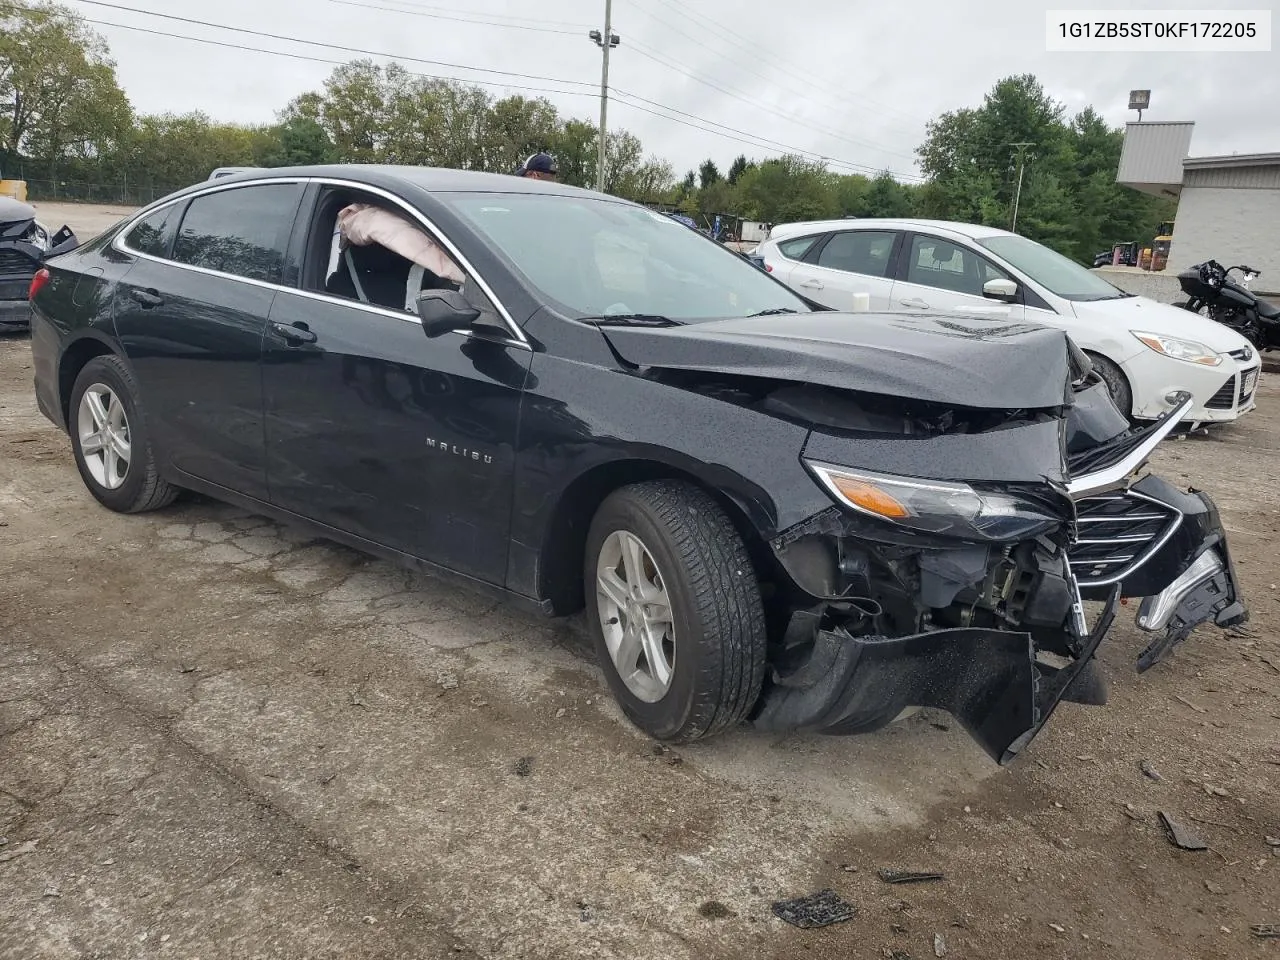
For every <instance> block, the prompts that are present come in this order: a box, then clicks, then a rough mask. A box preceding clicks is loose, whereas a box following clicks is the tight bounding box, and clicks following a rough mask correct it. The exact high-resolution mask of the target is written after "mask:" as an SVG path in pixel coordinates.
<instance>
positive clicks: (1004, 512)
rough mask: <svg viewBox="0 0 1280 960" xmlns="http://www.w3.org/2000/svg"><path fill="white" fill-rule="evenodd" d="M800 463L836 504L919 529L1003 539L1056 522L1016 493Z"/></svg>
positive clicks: (1032, 532)
mask: <svg viewBox="0 0 1280 960" xmlns="http://www.w3.org/2000/svg"><path fill="white" fill-rule="evenodd" d="M805 464H806V465H807V466H808V467H809V469H810V470H812V471H813V473H814V475H815V476H816V477H817V478H818V480H819V481H820V482H821V483H822V485H823V486H824V487H826V488H827V490H828V491H830V493H831V495H832V496H834V497H835V498H836V500H837V501H839V502H840V503H842V504H844V505H845V506H848V507H852V508H853V509H854V510H857V511H858V512H859V513H862V514H866V515H867V516H869V517H875V518H877V519H879V520H885V521H888V522H889V523H893V524H896V525H898V526H901V527H908V528H910V529H912V530H915V531H918V532H920V533H930V534H933V535H935V536H944V537H956V538H959V539H965V540H990V541H1000V542H1005V541H1010V540H1022V539H1025V538H1027V537H1031V536H1035V535H1036V534H1038V533H1043V532H1045V531H1046V530H1050V529H1052V528H1053V527H1055V526H1058V525H1059V524H1061V523H1062V519H1061V518H1059V517H1056V516H1053V515H1051V514H1050V513H1049V512H1048V511H1047V510H1046V508H1045V507H1044V506H1042V505H1040V504H1037V503H1035V502H1034V501H1032V500H1029V499H1026V498H1023V497H1019V496H1017V495H1016V494H1008V493H990V492H987V491H979V490H976V489H974V488H973V487H971V486H969V484H967V483H953V482H950V481H945V480H917V479H913V478H911V477H890V476H885V475H884V474H879V473H869V472H867V471H865V470H851V469H848V468H846V467H838V466H834V465H833V464H829V463H821V462H819V461H816V460H806V461H805Z"/></svg>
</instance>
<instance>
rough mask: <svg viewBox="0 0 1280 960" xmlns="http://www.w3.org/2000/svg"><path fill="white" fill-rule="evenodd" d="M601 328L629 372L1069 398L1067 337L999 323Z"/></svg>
mask: <svg viewBox="0 0 1280 960" xmlns="http://www.w3.org/2000/svg"><path fill="white" fill-rule="evenodd" d="M601 330H602V332H603V333H604V335H605V337H606V338H608V340H609V343H610V344H612V346H613V348H614V350H616V351H617V353H618V355H619V356H621V357H622V359H624V360H625V361H627V362H628V363H631V364H634V365H635V366H637V367H652V368H661V369H668V370H690V371H692V370H696V371H701V372H705V373H714V374H728V375H735V374H736V375H739V376H749V377H765V378H769V379H774V380H791V381H795V382H799V383H812V384H820V385H823V386H829V387H838V388H843V389H846V390H858V391H862V392H866V393H876V394H884V395H887V396H896V397H905V398H911V399H915V400H923V401H926V402H929V403H940V404H948V405H954V406H965V407H975V408H984V409H997V410H1021V409H1044V408H1052V407H1061V406H1064V405H1066V404H1067V403H1068V402H1069V397H1070V395H1071V384H1070V381H1071V379H1072V365H1071V343H1070V340H1069V338H1068V337H1067V335H1066V334H1065V333H1064V332H1063V331H1061V330H1055V329H1053V328H1052V327H1042V326H1037V325H1035V324H1029V323H1014V322H1011V321H1008V320H985V319H978V318H970V317H943V316H922V315H918V314H885V313H833V312H822V313H812V314H796V315H784V316H768V317H750V318H746V319H740V320H714V321H709V322H706V323H692V324H687V325H684V326H678V327H664V328H650V327H645V328H642V327H623V326H610V327H602V328H601Z"/></svg>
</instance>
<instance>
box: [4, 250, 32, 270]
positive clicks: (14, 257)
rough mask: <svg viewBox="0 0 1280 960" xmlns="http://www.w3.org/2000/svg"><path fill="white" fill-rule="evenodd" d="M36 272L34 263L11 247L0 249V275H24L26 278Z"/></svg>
mask: <svg viewBox="0 0 1280 960" xmlns="http://www.w3.org/2000/svg"><path fill="white" fill-rule="evenodd" d="M35 272H36V262H35V261H34V260H32V259H31V258H30V257H28V256H27V255H26V254H25V253H21V252H19V251H17V250H15V249H13V248H12V247H9V248H8V249H6V248H4V247H0V274H3V273H11V274H12V273H25V274H27V276H30V275H31V274H33V273H35Z"/></svg>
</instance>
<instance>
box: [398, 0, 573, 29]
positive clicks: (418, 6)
mask: <svg viewBox="0 0 1280 960" xmlns="http://www.w3.org/2000/svg"><path fill="white" fill-rule="evenodd" d="M386 2H394V3H396V4H397V5H398V6H402V7H413V8H414V9H415V10H434V11H437V12H440V13H449V14H458V13H461V14H466V15H467V16H483V17H497V18H498V19H499V20H516V21H519V20H523V21H524V22H525V23H533V24H537V25H538V26H541V27H564V28H566V29H569V30H574V31H577V32H581V31H583V30H586V29H587V28H586V27H585V26H584V25H582V24H580V23H575V22H573V21H571V20H548V19H546V18H545V17H520V16H515V15H514V14H510V13H492V12H490V11H488V10H472V9H467V8H465V7H463V8H458V7H438V6H436V5H434V4H430V3H422V2H420V0H386Z"/></svg>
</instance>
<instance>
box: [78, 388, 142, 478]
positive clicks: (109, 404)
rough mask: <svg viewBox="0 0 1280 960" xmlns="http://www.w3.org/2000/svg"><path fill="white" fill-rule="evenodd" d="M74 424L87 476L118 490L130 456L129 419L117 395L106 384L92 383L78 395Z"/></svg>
mask: <svg viewBox="0 0 1280 960" xmlns="http://www.w3.org/2000/svg"><path fill="white" fill-rule="evenodd" d="M76 427H77V432H78V434H79V438H80V453H81V455H82V456H83V457H84V463H85V467H86V468H87V469H88V471H89V474H90V476H92V477H93V479H94V480H95V481H96V482H97V483H98V484H99V485H100V486H102V487H103V488H104V489H106V490H118V489H119V488H120V487H121V485H123V483H124V481H125V477H127V476H128V474H129V464H130V462H131V460H132V458H133V451H132V448H131V446H130V441H129V418H128V416H127V415H126V414H125V410H124V404H123V403H122V402H121V401H120V397H119V396H117V395H116V393H115V391H114V390H112V389H111V388H110V387H108V386H107V385H106V384H105V383H95V384H92V385H91V386H90V387H89V389H87V390H86V391H85V392H84V394H83V395H82V396H81V397H80V408H79V411H78V412H77V417H76Z"/></svg>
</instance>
